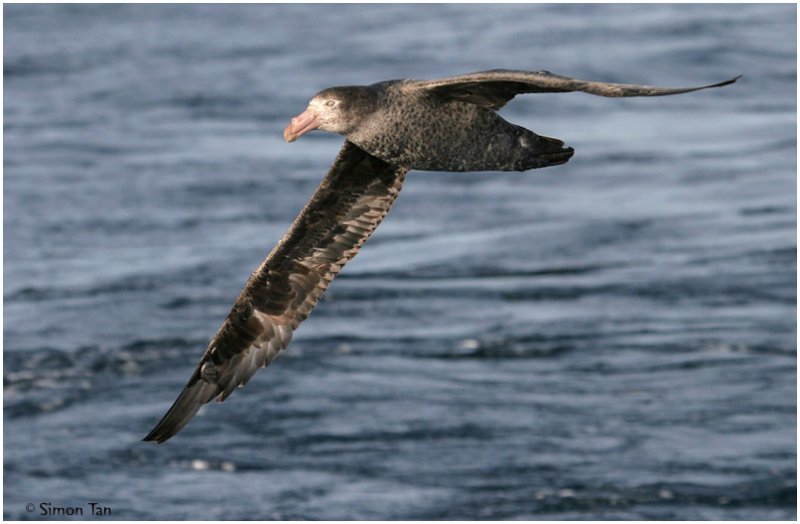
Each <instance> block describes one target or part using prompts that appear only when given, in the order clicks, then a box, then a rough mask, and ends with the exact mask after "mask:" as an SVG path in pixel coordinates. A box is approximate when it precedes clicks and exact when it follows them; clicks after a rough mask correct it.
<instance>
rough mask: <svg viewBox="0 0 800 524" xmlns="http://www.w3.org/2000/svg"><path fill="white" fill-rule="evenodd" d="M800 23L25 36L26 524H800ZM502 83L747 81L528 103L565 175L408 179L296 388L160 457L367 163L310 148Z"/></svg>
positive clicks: (13, 367) (481, 17) (177, 21)
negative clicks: (228, 349) (185, 401)
mask: <svg viewBox="0 0 800 524" xmlns="http://www.w3.org/2000/svg"><path fill="white" fill-rule="evenodd" d="M795 10H796V7H795V6H794V5H742V4H740V5H578V4H570V5H521V4H517V5H497V6H495V5H359V4H355V5H224V6H223V5H200V6H198V5H111V6H109V5H14V4H10V5H5V6H4V7H3V11H4V49H5V51H4V64H3V73H4V93H5V97H4V106H3V112H4V190H5V191H4V209H5V212H4V217H3V218H4V228H3V230H4V253H3V255H4V275H3V277H4V291H3V298H4V315H3V320H4V333H3V338H4V370H3V382H4V432H3V436H4V509H3V515H4V518H6V519H28V518H31V519H42V518H44V519H47V518H54V517H51V516H49V515H42V514H41V511H40V506H39V505H40V504H42V503H50V504H51V505H52V506H55V507H81V508H84V511H88V508H89V506H88V503H89V502H97V503H100V504H102V505H103V506H105V507H108V508H110V509H111V511H112V514H111V517H113V518H117V519H186V520H198V519H251V518H254V519H795V517H796V480H795V479H796V438H797V435H796V424H797V419H796V363H797V359H796V336H795V333H796V264H797V258H796V246H797V242H796V234H795V232H796V197H795V195H796V183H797V182H796V169H797V166H796V157H797V152H796V138H797V136H796V103H797V101H796V73H797V71H796V47H795V45H796V23H795V20H796V13H795ZM500 67H504V68H514V69H532V70H533V69H548V70H551V71H553V72H556V73H560V74H565V75H570V76H575V77H579V78H586V79H593V80H605V81H622V82H635V83H646V84H656V85H666V86H685V85H700V84H705V83H712V82H717V81H720V80H724V79H726V78H730V77H732V76H735V75H738V74H743V75H744V77H743V78H742V79H741V80H740V81H739V82H738V83H736V84H735V85H733V86H728V87H725V88H722V89H716V90H710V91H703V92H699V93H692V94H687V95H682V96H675V97H663V98H649V99H644V98H639V99H608V98H600V97H593V96H589V95H586V94H581V93H570V94H539V95H526V96H520V97H518V98H517V99H515V100H514V101H513V102H512V103H510V104H509V105H508V106H507V107H506V108H504V109H503V110H502V114H503V115H504V116H505V117H506V118H507V119H509V120H511V121H513V122H515V123H518V124H520V125H523V126H525V127H528V128H530V129H533V130H535V131H537V132H539V133H541V134H544V135H547V136H555V137H559V138H562V139H564V140H565V141H566V142H567V144H568V145H570V146H572V147H574V148H575V151H576V153H575V156H574V158H573V159H572V160H571V161H570V162H569V163H568V164H566V165H564V166H558V167H553V168H548V169H543V170H538V171H531V172H527V173H412V174H411V175H409V177H408V180H407V182H406V184H405V188H404V190H403V194H402V195H401V196H400V198H399V200H398V202H397V204H396V205H395V207H394V209H393V211H392V213H391V214H390V215H389V217H388V218H387V219H386V221H385V223H384V224H383V225H382V226H381V227H380V229H379V230H378V231H377V233H376V234H375V235H374V238H373V239H371V240H370V242H369V243H368V244H367V245H366V246H365V248H364V249H363V250H362V252H361V253H360V254H359V256H358V258H357V259H356V260H354V261H353V262H352V263H351V264H350V265H348V267H347V268H346V269H345V270H344V272H343V273H342V275H341V276H340V277H339V278H338V279H337V281H336V282H334V284H333V285H332V287H331V289H330V291H329V293H328V294H327V296H326V299H325V300H324V301H323V302H321V303H320V304H319V305H318V307H317V308H316V309H315V311H314V313H313V314H312V315H311V317H310V318H309V320H308V321H307V322H306V323H304V324H303V325H302V326H301V327H300V329H299V330H298V331H297V333H296V335H295V340H294V341H293V343H292V345H291V346H290V348H289V349H288V350H287V351H286V352H285V353H284V354H283V356H281V358H279V359H278V360H277V361H276V362H275V363H274V364H273V365H272V366H271V367H270V368H269V369H268V370H266V371H262V372H260V373H258V374H257V375H256V376H255V377H254V379H253V380H252V381H251V382H250V384H249V385H248V387H247V388H244V389H242V390H241V391H238V392H237V393H236V394H234V395H233V396H232V397H231V398H230V399H229V400H228V401H227V402H225V403H224V404H221V405H216V404H215V405H211V406H208V407H207V408H204V410H203V411H202V412H201V414H200V415H199V416H198V417H196V419H195V420H193V421H192V422H191V423H190V424H189V425H188V426H187V427H186V428H185V429H184V430H183V431H182V432H181V433H180V434H179V435H178V436H176V437H175V438H174V439H172V440H171V441H169V442H168V443H166V444H164V445H161V446H156V445H152V444H147V443H143V442H141V441H140V440H141V438H142V437H143V436H144V435H145V434H146V433H147V432H148V431H149V430H150V429H151V428H152V426H153V425H154V424H155V423H156V421H157V420H158V419H159V418H160V417H161V415H162V414H163V413H164V411H165V410H166V409H167V408H168V407H169V405H170V403H171V402H172V401H173V400H174V398H175V397H176V396H177V394H178V392H179V391H180V389H181V388H182V387H183V385H184V384H185V382H186V380H187V379H188V378H189V375H190V374H191V372H192V370H193V367H194V365H195V363H196V362H197V360H198V359H199V358H200V355H201V354H202V352H203V350H204V349H205V346H206V344H207V342H208V340H209V338H210V337H211V336H212V335H213V334H214V332H215V331H216V330H217V328H218V327H219V325H220V323H221V322H222V320H223V319H224V318H225V316H226V315H227V312H228V309H229V308H230V306H231V304H232V303H233V300H234V299H235V297H236V295H237V294H238V292H239V290H240V289H241V287H242V285H243V284H244V282H245V280H246V278H247V276H248V275H249V274H250V271H252V270H253V269H254V268H255V267H256V266H257V265H258V264H259V263H260V261H261V260H262V258H263V257H264V256H265V255H266V253H267V252H268V251H269V249H270V248H271V247H272V246H273V245H274V243H275V242H276V241H277V239H278V238H280V236H281V235H282V234H283V233H284V232H285V230H286V229H287V227H288V225H289V224H290V223H291V221H292V220H293V219H294V217H295V216H296V214H297V213H298V211H299V210H300V209H301V207H302V206H303V204H304V203H305V201H306V200H307V199H308V197H309V196H310V195H311V193H312V192H313V190H314V188H315V187H316V185H317V184H318V183H319V181H320V180H321V179H322V177H323V176H324V174H325V173H326V171H327V169H328V167H329V166H330V164H331V162H332V161H333V158H334V157H335V155H336V152H337V151H338V148H339V147H340V145H341V142H342V139H341V137H338V136H335V135H328V134H324V133H312V134H311V135H309V136H307V137H303V138H302V139H301V140H299V141H298V142H297V143H294V144H286V143H284V142H283V139H282V136H281V132H282V129H283V127H284V126H285V125H286V124H287V123H288V119H289V118H290V117H291V116H293V115H295V114H297V113H299V112H300V111H302V110H303V108H304V107H305V104H306V102H307V100H308V99H309V98H310V97H311V96H312V95H313V94H314V93H316V92H317V91H319V90H321V89H323V88H325V87H328V86H332V85H348V84H367V83H372V82H376V81H380V80H385V79H392V78H404V77H407V78H436V77H441V76H447V75H453V74H460V73H466V72H471V71H478V70H484V69H492V68H500ZM26 504H34V511H33V512H28V511H27V509H26ZM84 516H86V515H84ZM106 518H108V517H106Z"/></svg>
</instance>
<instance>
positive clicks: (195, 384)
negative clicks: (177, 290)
mask: <svg viewBox="0 0 800 524" xmlns="http://www.w3.org/2000/svg"><path fill="white" fill-rule="evenodd" d="M406 172H407V169H405V168H400V167H397V166H393V165H390V164H387V163H386V162H384V161H382V160H379V159H377V158H375V157H373V156H372V155H370V154H368V153H366V152H364V151H363V150H361V149H359V148H358V147H356V146H355V145H353V144H352V143H350V142H345V144H344V146H343V147H342V149H341V151H340V152H339V156H338V157H337V158H336V161H335V162H334V164H333V166H332V167H331V170H330V172H329V173H328V176H327V177H325V179H324V180H323V181H322V183H321V184H320V186H319V188H317V191H316V192H315V193H314V195H313V196H312V197H311V200H310V201H309V202H308V204H306V206H305V208H303V210H302V211H301V213H300V215H299V216H298V217H297V219H296V220H295V221H294V223H293V224H292V226H291V227H290V228H289V231H288V232H287V233H286V235H284V237H283V238H282V239H281V240H280V241H279V242H278V244H277V245H276V246H275V248H274V249H273V250H272V252H271V253H270V254H269V255H268V256H267V258H266V259H265V260H264V262H263V263H262V264H261V265H260V266H259V267H258V269H256V270H255V272H253V274H252V275H251V277H250V279H249V280H248V281H247V284H246V285H245V287H244V289H243V290H242V292H241V294H240V295H239V298H238V299H237V300H236V302H235V304H234V305H233V308H232V309H231V312H230V314H229V315H228V318H227V319H226V320H225V322H224V323H223V324H222V326H221V327H220V329H219V331H217V334H216V335H215V336H214V338H213V339H212V340H211V342H210V344H209V345H208V349H206V352H205V354H204V355H203V358H202V359H201V360H200V363H199V364H198V365H197V368H196V369H195V372H194V374H193V375H192V377H191V379H190V380H189V382H188V384H186V387H185V388H184V390H183V391H182V392H181V394H180V396H178V399H177V400H176V401H175V403H174V404H173V405H172V407H171V408H170V409H169V411H168V412H167V414H166V415H164V417H163V418H162V419H161V421H160V422H159V423H158V424H157V425H156V426H155V428H153V430H152V431H151V432H150V433H149V434H148V435H147V436H146V437H145V438H144V440H153V441H156V442H159V443H161V442H164V441H166V440H167V439H169V438H170V437H172V436H173V435H174V434H175V433H177V432H178V431H180V429H181V428H182V427H183V426H184V425H185V424H186V423H187V422H189V420H191V418H192V417H193V416H194V415H195V414H196V413H197V411H198V410H199V409H200V406H201V405H203V404H205V403H207V402H209V401H210V400H211V399H213V398H217V397H218V398H219V400H220V401H222V400H225V398H227V397H228V395H230V394H231V392H233V390H234V389H235V388H236V387H237V386H242V385H244V384H245V383H246V382H247V381H248V380H249V379H250V377H251V376H252V375H253V373H255V372H256V371H257V370H258V368H260V367H264V366H267V365H269V363H270V362H271V361H272V360H273V359H274V358H275V356H277V354H278V352H280V350H282V349H283V348H285V347H286V346H287V345H288V343H289V340H290V339H291V336H292V331H293V330H294V329H295V328H296V327H297V326H298V325H299V324H300V322H302V321H303V320H305V318H306V317H307V316H308V314H309V313H310V311H311V309H312V308H313V307H314V305H316V303H317V301H319V299H320V297H321V296H322V293H323V292H324V291H325V289H326V288H327V287H328V284H330V282H331V281H332V280H333V279H334V277H335V276H336V275H337V274H338V273H339V271H340V270H341V269H342V267H343V266H344V265H345V264H346V263H347V262H348V261H349V260H350V259H351V258H353V256H355V254H356V253H357V252H358V249H359V248H360V247H361V245H362V244H363V243H364V242H365V241H366V240H367V238H369V236H370V235H371V234H372V232H373V231H374V230H375V228H377V227H378V224H380V222H381V220H382V219H383V217H384V216H385V215H386V213H387V212H388V211H389V208H390V207H391V206H392V204H393V203H394V201H395V199H396V198H397V195H398V194H399V192H400V189H401V187H402V184H403V178H404V176H405V173H406Z"/></svg>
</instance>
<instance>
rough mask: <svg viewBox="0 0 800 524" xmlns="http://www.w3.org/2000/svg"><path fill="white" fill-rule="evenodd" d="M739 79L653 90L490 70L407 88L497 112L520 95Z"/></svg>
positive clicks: (631, 91) (614, 92)
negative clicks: (686, 84) (683, 84)
mask: <svg viewBox="0 0 800 524" xmlns="http://www.w3.org/2000/svg"><path fill="white" fill-rule="evenodd" d="M739 78H740V76H737V77H735V78H731V79H729V80H725V81H723V82H718V83H716V84H711V85H706V86H700V87H678V88H670V87H655V86H646V85H638V84H615V83H611V82H591V81H587V80H578V79H576V78H570V77H567V76H561V75H555V74H553V73H551V72H549V71H513V70H507V69H494V70H491V71H481V72H478V73H470V74H466V75H460V76H453V77H449V78H441V79H438V80H422V81H413V82H410V83H409V84H408V85H409V86H410V87H411V88H419V89H425V90H428V92H429V93H430V94H432V95H436V96H441V97H445V98H451V99H453V100H460V101H463V102H469V103H472V104H475V105H478V106H481V107H485V108H487V109H500V108H501V107H503V106H504V105H506V104H507V103H508V102H509V101H510V100H511V99H512V98H514V96H515V95H518V94H522V93H564V92H570V91H582V92H584V93H589V94H592V95H598V96H608V97H631V96H665V95H677V94H680V93H689V92H691V91H698V90H700V89H708V88H711V87H721V86H724V85H728V84H732V83H733V82H736V80H738V79H739Z"/></svg>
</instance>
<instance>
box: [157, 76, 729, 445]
mask: <svg viewBox="0 0 800 524" xmlns="http://www.w3.org/2000/svg"><path fill="white" fill-rule="evenodd" d="M737 78H738V77H737ZM737 78H733V79H731V80H727V81H725V82H720V83H718V84H713V85H709V86H703V87H696V88H678V89H670V88H661V87H650V86H639V85H632V84H609V83H601V82H587V81H583V80H576V79H572V78H567V77H563V76H558V75H554V74H551V73H548V72H546V71H540V72H525V71H507V70H494V71H485V72H481V73H472V74H468V75H463V76H457V77H451V78H444V79H441V80H431V81H416V80H397V81H389V82H380V83H377V84H373V85H371V86H352V87H337V88H330V89H326V90H325V91H322V92H320V93H319V94H318V95H317V96H315V97H314V98H313V99H312V100H311V102H310V103H309V107H308V109H307V110H306V111H305V112H304V113H303V114H301V115H299V116H298V117H296V118H295V119H293V120H292V123H291V124H290V125H289V126H288V127H287V128H286V131H285V132H284V137H285V138H286V139H287V140H288V141H293V140H295V139H296V138H298V137H299V136H301V135H303V134H305V133H307V132H309V131H312V130H314V129H322V130H326V131H331V132H335V133H340V134H342V135H344V136H345V137H346V138H347V140H346V141H345V144H344V146H343V147H342V149H341V151H340V152H339V156H338V157H337V158H336V161H335V162H334V164H333V166H332V167H331V170H330V172H329V173H328V175H327V177H325V179H324V180H323V181H322V183H321V184H320V186H319V188H318V189H317V191H316V192H315V193H314V195H313V196H312V197H311V200H310V201H309V202H308V204H306V206H305V208H304V209H303V210H302V211H301V213H300V215H299V216H298V217H297V219H296V220H295V221H294V223H293V224H292V226H291V227H290V229H289V231H288V232H287V233H286V235H284V237H283V238H282V239H281V240H280V241H279V242H278V245H277V246H275V248H274V249H273V250H272V252H270V254H269V255H268V256H267V258H266V259H265V260H264V262H263V263H262V264H261V266H259V267H258V269H256V271H255V272H254V273H253V274H252V275H251V277H250V279H249V280H248V281H247V284H246V285H245V287H244V290H243V291H242V293H241V294H240V295H239V298H238V299H237V300H236V302H235V304H234V305H233V308H232V309H231V312H230V314H229V315H228V318H227V319H226V320H225V322H224V323H223V324H222V327H220V329H219V331H218V332H217V334H216V335H215V336H214V337H213V339H212V340H211V342H210V344H209V346H208V348H207V349H206V351H205V353H204V354H203V357H202V358H201V359H200V363H199V364H198V365H197V368H196V369H195V371H194V374H193V375H192V377H191V378H190V379H189V382H188V383H187V384H186V387H185V388H184V389H183V391H182V392H181V394H180V396H179V397H178V399H177V400H176V401H175V403H174V404H173V405H172V407H171V408H170V409H169V411H168V412H167V414H166V415H164V417H163V418H162V419H161V421H160V422H159V423H158V424H157V425H156V427H155V428H154V429H153V430H152V431H151V432H150V434H148V435H147V436H146V437H145V439H144V440H153V441H156V442H159V443H160V442H164V441H165V440H167V439H169V438H170V437H172V436H173V435H174V434H175V433H177V432H178V431H179V430H180V429H181V428H182V427H183V426H184V425H185V424H186V423H187V422H188V421H189V420H190V419H191V418H192V417H193V416H194V415H195V414H196V413H197V411H198V410H199V409H200V406H202V405H203V404H205V403H207V402H209V401H210V400H212V399H214V398H218V399H219V400H220V401H222V400H225V399H226V398H227V397H228V395H230V394H231V393H232V392H233V390H234V389H235V388H236V387H238V386H242V385H244V384H246V383H247V381H248V380H249V379H250V377H251V376H252V375H253V374H254V373H255V372H256V371H257V370H258V369H259V368H261V367H265V366H267V365H269V363H270V362H271V361H272V360H273V359H274V358H275V357H276V356H277V354H278V353H279V352H280V351H281V350H282V349H284V348H285V347H286V346H287V345H288V344H289V341H290V339H291V337H292V332H293V331H294V329H295V328H297V326H298V325H299V324H300V323H301V322H302V321H303V320H305V318H306V317H307V316H308V314H309V313H310V311H311V309H312V308H313V307H314V305H316V303H317V301H319V299H320V297H321V296H322V294H323V292H324V291H325V289H326V288H327V287H328V284H330V282H331V281H332V280H333V278H334V277H335V276H336V275H337V274H338V273H339V271H340V270H341V269H342V267H343V266H344V265H345V264H346V263H347V262H348V261H349V260H350V259H351V258H352V257H353V256H355V254H356V253H357V252H358V250H359V248H360V247H361V245H362V244H363V243H364V242H365V241H366V240H367V238H369V236H370V235H371V234H372V232H373V231H374V230H375V228H376V227H378V224H380V222H381V220H383V217H384V216H385V215H386V213H387V212H388V211H389V208H390V207H391V206H392V204H393V203H394V200H395V199H396V198H397V195H398V193H399V192H400V188H401V186H402V184H403V178H404V176H405V174H406V172H407V171H408V170H410V169H419V170H439V171H485V170H493V171H510V170H518V171H524V170H527V169H534V168H539V167H545V166H550V165H556V164H563V163H564V162H567V161H568V160H569V159H570V158H571V157H572V154H573V150H572V148H564V147H563V145H564V143H563V142H562V141H561V140H558V139H554V138H547V137H542V136H539V135H537V134H536V133H533V132H532V131H529V130H527V129H524V128H522V127H519V126H516V125H514V124H511V123H509V122H506V121H505V120H504V119H502V118H501V117H500V116H499V115H497V114H496V113H495V111H496V110H497V109H499V108H501V107H502V106H503V105H505V104H506V103H507V102H508V101H509V100H511V99H512V98H513V97H514V96H515V95H517V94H519V93H544V92H566V91H584V92H586V93H591V94H594V95H600V96H613V97H619V96H624V97H628V96H661V95H673V94H678V93H686V92H689V91H696V90H698V89H706V88H709V87H718V86H723V85H726V84H730V83H733V82H735V81H736V80H737Z"/></svg>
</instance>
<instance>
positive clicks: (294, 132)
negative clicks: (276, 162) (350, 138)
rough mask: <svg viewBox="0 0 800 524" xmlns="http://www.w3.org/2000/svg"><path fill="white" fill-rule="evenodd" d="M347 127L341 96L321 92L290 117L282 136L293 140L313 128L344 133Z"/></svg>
mask: <svg viewBox="0 0 800 524" xmlns="http://www.w3.org/2000/svg"><path fill="white" fill-rule="evenodd" d="M348 127H349V126H348V118H347V117H346V115H345V114H344V111H343V102H342V100H341V97H337V96H335V95H334V94H332V93H325V92H323V93H320V94H318V95H317V96H315V97H314V98H312V99H311V101H310V102H309V103H308V107H307V108H306V110H305V111H303V112H302V113H301V114H299V115H297V116H296V117H294V118H292V122H291V123H290V124H289V125H288V126H286V129H285V130H284V131H283V138H284V139H286V141H287V142H294V141H295V140H297V139H298V138H300V137H301V136H303V135H305V134H306V133H308V132H310V131H313V130H314V129H320V130H322V131H330V132H331V133H346V132H347V131H348Z"/></svg>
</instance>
